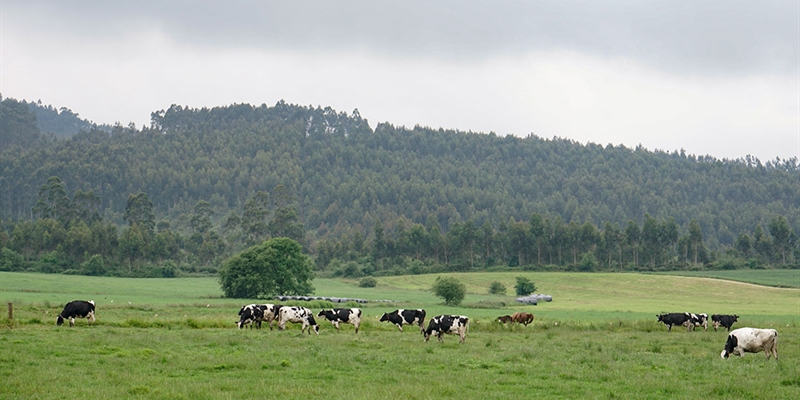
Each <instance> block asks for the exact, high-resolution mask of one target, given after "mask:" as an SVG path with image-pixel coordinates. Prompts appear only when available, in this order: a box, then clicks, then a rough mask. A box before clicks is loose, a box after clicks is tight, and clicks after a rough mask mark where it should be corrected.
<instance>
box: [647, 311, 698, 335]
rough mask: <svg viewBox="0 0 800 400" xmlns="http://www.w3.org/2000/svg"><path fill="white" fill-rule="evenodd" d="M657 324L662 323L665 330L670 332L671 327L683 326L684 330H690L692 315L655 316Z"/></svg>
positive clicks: (671, 314)
mask: <svg viewBox="0 0 800 400" xmlns="http://www.w3.org/2000/svg"><path fill="white" fill-rule="evenodd" d="M656 317H658V322H663V323H664V325H666V326H667V330H669V331H671V330H672V325H683V326H685V327H686V330H687V331H689V330H692V323H691V321H692V315H691V314H689V313H668V314H660V315H656Z"/></svg>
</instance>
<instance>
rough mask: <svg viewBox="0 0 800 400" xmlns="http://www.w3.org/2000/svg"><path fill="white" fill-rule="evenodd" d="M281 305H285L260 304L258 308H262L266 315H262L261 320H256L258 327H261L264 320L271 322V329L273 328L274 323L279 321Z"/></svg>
mask: <svg viewBox="0 0 800 400" xmlns="http://www.w3.org/2000/svg"><path fill="white" fill-rule="evenodd" d="M281 307H283V306H282V305H280V304H259V305H258V308H260V309H261V311H262V312H263V314H264V316H263V317H261V319H260V320H258V321H256V324H258V329H261V322H262V321H264V322H269V330H272V323H273V322H274V321H277V319H278V315H279V313H280V310H281Z"/></svg>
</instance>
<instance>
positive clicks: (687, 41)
mask: <svg viewBox="0 0 800 400" xmlns="http://www.w3.org/2000/svg"><path fill="white" fill-rule="evenodd" d="M2 7H3V8H4V12H7V11H8V10H11V11H12V13H13V12H16V11H24V12H25V13H26V15H28V16H34V15H35V16H36V17H37V18H36V20H35V21H31V22H32V25H33V26H32V27H31V28H32V30H31V31H32V33H34V32H35V31H36V30H40V29H46V28H48V27H49V28H52V27H57V29H59V30H60V31H62V32H75V33H78V34H81V35H83V36H84V37H97V36H98V35H100V36H104V37H106V36H113V35H127V34H130V33H131V32H133V31H136V30H145V29H158V30H161V31H162V32H165V33H166V34H167V35H168V37H169V38H170V39H171V40H173V41H175V42H177V43H178V44H179V45H183V46H195V47H202V48H210V49H213V48H227V49H231V48H245V49H258V50H262V51H270V50H281V51H309V52H341V51H350V52H365V53H369V54H376V55H379V56H382V57H397V58H418V57H422V58H427V59H441V60H444V61H447V62H481V61H485V60H487V59H490V58H492V57H495V56H511V57H513V56H517V55H525V54H528V53H531V52H537V51H552V50H567V51H576V52H579V53H584V54H591V55H594V56H599V57H620V58H630V59H632V60H635V61H638V62H641V63H643V64H645V65H649V66H652V67H654V68H657V69H661V70H664V71H666V72H669V73H677V74H681V75H685V74H702V75H708V74H721V75H729V74H760V73H771V74H774V73H777V74H789V75H795V74H796V73H797V71H798V48H800V33H799V28H798V24H799V22H798V15H800V5H799V4H798V2H797V1H768V2H753V1H741V0H738V1H737V0H734V1H702V2H696V1H685V2H674V1H638V0H634V1H625V0H616V1H604V2H596V1H580V0H569V1H537V2H517V1H492V2H484V1H438V2H430V1H403V2H381V1H318V2H269V1H241V2H235V3H232V4H231V3H229V4H221V3H220V2H217V1H168V2H162V1H148V0H145V1H137V2H125V3H120V2H99V3H95V4H94V5H93V6H80V5H76V4H74V3H71V2H63V1H38V0H28V1H17V0H5V1H4V3H3V6H2ZM37 24H38V26H36V25H37Z"/></svg>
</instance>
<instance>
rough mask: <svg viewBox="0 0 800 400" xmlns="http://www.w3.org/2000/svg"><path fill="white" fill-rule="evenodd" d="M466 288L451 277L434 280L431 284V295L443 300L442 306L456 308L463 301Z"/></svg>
mask: <svg viewBox="0 0 800 400" xmlns="http://www.w3.org/2000/svg"><path fill="white" fill-rule="evenodd" d="M466 293H467V287H466V286H465V285H464V284H463V283H461V281H459V280H458V279H456V278H453V277H451V276H449V277H445V278H442V277H441V276H440V277H438V278H436V281H435V282H434V283H433V294H435V295H436V296H437V297H441V298H443V299H444V304H447V305H452V306H457V305H459V304H461V301H462V300H464V295H465V294H466Z"/></svg>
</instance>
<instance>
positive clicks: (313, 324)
mask: <svg viewBox="0 0 800 400" xmlns="http://www.w3.org/2000/svg"><path fill="white" fill-rule="evenodd" d="M279 314H280V317H279V318H278V329H280V330H284V329H286V323H287V322H291V323H293V324H303V327H302V328H301V329H300V333H301V334H302V333H303V332H304V331H305V330H306V328H308V334H309V335H310V334H311V329H312V328H313V329H314V333H316V334H317V335H319V325H317V321H316V320H314V313H312V312H311V310H309V309H307V308H305V307H298V306H291V307H290V306H283V307H281V309H280V311H279Z"/></svg>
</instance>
